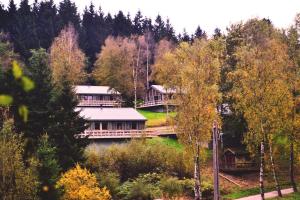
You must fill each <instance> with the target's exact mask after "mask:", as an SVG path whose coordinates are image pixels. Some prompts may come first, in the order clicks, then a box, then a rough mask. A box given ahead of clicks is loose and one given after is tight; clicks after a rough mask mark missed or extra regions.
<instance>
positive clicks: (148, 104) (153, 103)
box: [137, 100, 176, 108]
mask: <svg viewBox="0 0 300 200" xmlns="http://www.w3.org/2000/svg"><path fill="white" fill-rule="evenodd" d="M166 105H167V101H163V100H159V101H147V102H144V103H141V104H139V105H138V106H137V108H149V107H155V106H166ZM168 105H169V106H174V105H176V104H175V103H174V101H169V102H168Z"/></svg>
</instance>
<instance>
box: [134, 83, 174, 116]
mask: <svg viewBox="0 0 300 200" xmlns="http://www.w3.org/2000/svg"><path fill="white" fill-rule="evenodd" d="M175 93H176V90H175V89H167V88H165V87H164V86H162V85H151V87H150V88H149V90H148V91H147V93H146V95H145V98H144V101H143V102H142V103H140V104H139V105H138V108H140V109H149V110H153V111H158V112H164V111H165V110H166V106H167V105H168V106H169V108H170V109H171V110H172V109H173V108H174V106H175V102H174V98H173V97H174V94H175Z"/></svg>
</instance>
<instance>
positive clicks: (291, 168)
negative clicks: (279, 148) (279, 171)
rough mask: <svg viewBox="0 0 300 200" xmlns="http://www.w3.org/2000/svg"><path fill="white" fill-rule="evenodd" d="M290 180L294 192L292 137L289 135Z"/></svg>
mask: <svg viewBox="0 0 300 200" xmlns="http://www.w3.org/2000/svg"><path fill="white" fill-rule="evenodd" d="M290 181H291V184H292V187H293V190H294V192H298V189H297V185H296V182H295V176H294V137H293V135H292V137H291V144H290Z"/></svg>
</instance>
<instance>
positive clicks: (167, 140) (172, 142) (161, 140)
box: [147, 137, 183, 150]
mask: <svg viewBox="0 0 300 200" xmlns="http://www.w3.org/2000/svg"><path fill="white" fill-rule="evenodd" d="M147 141H148V142H149V143H150V144H153V145H155V144H164V145H166V146H170V147H174V148H176V149H177V150H182V149H183V145H182V144H180V143H179V142H178V140H176V139H171V138H162V137H157V138H152V139H148V140H147Z"/></svg>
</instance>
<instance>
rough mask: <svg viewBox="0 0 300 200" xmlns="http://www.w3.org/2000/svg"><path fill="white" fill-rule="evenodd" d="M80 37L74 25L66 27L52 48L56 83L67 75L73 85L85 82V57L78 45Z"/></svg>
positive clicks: (52, 66)
mask: <svg viewBox="0 0 300 200" xmlns="http://www.w3.org/2000/svg"><path fill="white" fill-rule="evenodd" d="M77 39H78V36H77V33H76V32H75V29H74V27H73V26H72V25H69V26H67V27H65V28H64V29H63V30H62V31H61V32H60V34H59V36H58V37H56V38H55V39H54V41H53V43H52V45H51V47H50V66H51V70H52V77H53V80H54V82H56V83H58V82H59V81H60V80H61V79H62V77H63V75H64V74H65V75H66V77H67V78H68V80H69V81H70V82H71V83H72V84H78V83H81V82H83V80H84V78H86V73H85V71H84V67H85V55H84V53H83V52H82V51H81V49H80V48H79V45H78V41H77Z"/></svg>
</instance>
